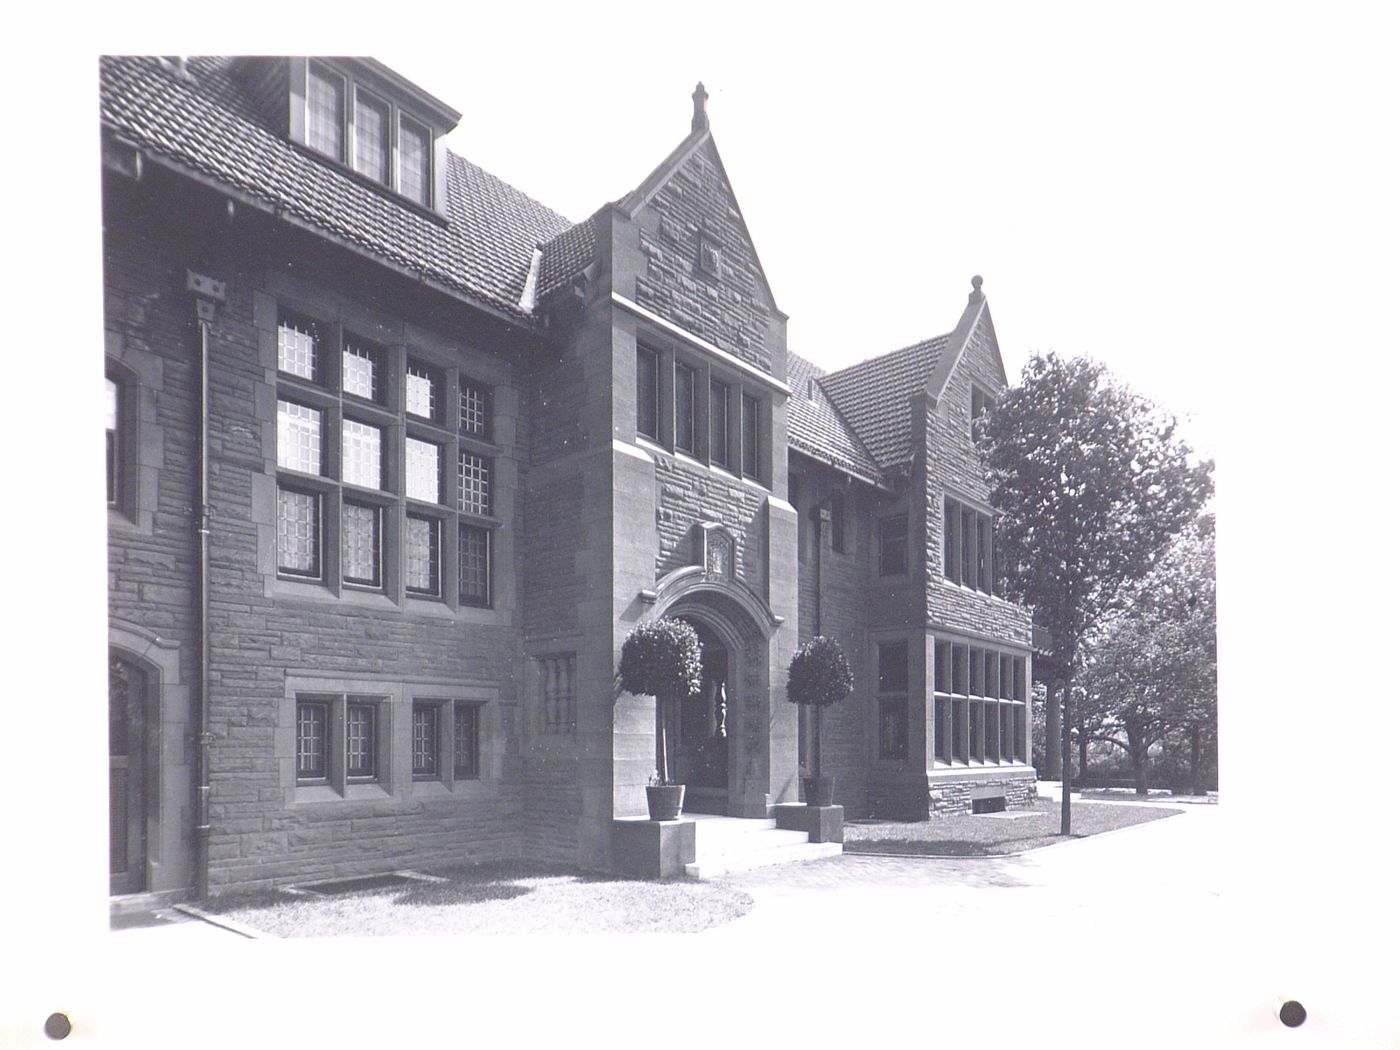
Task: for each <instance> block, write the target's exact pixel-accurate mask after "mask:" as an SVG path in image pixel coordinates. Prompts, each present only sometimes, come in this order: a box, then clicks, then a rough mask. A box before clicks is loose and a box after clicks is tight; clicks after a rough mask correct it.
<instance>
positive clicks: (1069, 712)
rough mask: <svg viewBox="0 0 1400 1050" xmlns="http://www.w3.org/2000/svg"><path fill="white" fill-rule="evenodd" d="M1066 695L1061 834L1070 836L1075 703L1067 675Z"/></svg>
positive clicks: (1062, 758) (1062, 722) (1062, 751)
mask: <svg viewBox="0 0 1400 1050" xmlns="http://www.w3.org/2000/svg"><path fill="white" fill-rule="evenodd" d="M1062 688H1063V689H1064V694H1065V710H1064V717H1063V718H1061V719H1060V767H1061V769H1063V770H1064V773H1063V775H1062V776H1061V778H1060V834H1061V835H1066V836H1067V835H1069V786H1070V772H1071V763H1072V761H1073V759H1072V758H1071V756H1070V750H1069V727H1070V726H1071V725H1073V724H1074V717H1073V715H1074V711H1073V702H1072V701H1071V699H1070V697H1071V696H1072V695H1073V694H1072V693H1071V692H1070V675H1069V673H1068V672H1066V673H1065V677H1064V680H1063V682H1062Z"/></svg>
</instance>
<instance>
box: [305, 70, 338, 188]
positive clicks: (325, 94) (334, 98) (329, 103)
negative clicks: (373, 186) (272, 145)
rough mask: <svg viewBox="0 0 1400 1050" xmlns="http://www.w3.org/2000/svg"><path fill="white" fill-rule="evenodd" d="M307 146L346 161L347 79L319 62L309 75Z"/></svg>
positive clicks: (307, 86) (334, 158) (307, 77)
mask: <svg viewBox="0 0 1400 1050" xmlns="http://www.w3.org/2000/svg"><path fill="white" fill-rule="evenodd" d="M306 144H307V145H308V146H310V147H311V148H312V149H314V150H315V151H316V152H318V153H324V154H325V155H326V156H327V157H330V158H331V159H332V160H338V161H340V162H342V163H344V161H345V79H344V78H343V77H341V76H339V75H338V74H336V73H333V72H332V71H331V70H329V69H327V68H325V67H324V66H321V65H320V64H318V63H315V62H313V63H311V64H310V67H309V68H308V70H307V74H306Z"/></svg>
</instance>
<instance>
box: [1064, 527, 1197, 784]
mask: <svg viewBox="0 0 1400 1050" xmlns="http://www.w3.org/2000/svg"><path fill="white" fill-rule="evenodd" d="M1127 591H1128V593H1127V595H1126V596H1125V598H1124V600H1123V601H1122V603H1121V604H1120V606H1119V608H1117V609H1116V610H1114V611H1113V612H1111V613H1110V614H1109V615H1108V616H1106V617H1105V618H1104V621H1103V622H1102V623H1101V624H1100V625H1099V628H1098V629H1097V630H1096V631H1095V633H1094V636H1093V637H1092V638H1091V639H1090V640H1089V642H1088V645H1087V650H1088V651H1087V655H1086V666H1085V674H1084V676H1083V681H1084V690H1085V695H1086V702H1085V705H1084V709H1083V712H1082V715H1081V721H1082V724H1083V725H1084V726H1085V728H1086V730H1087V731H1088V732H1089V733H1090V734H1091V735H1092V736H1093V738H1094V739H1096V740H1103V741H1105V742H1107V743H1110V744H1113V745H1114V746H1116V747H1119V748H1121V749H1122V750H1123V751H1124V752H1125V753H1126V754H1127V756H1128V759H1129V760H1130V761H1131V763H1132V767H1133V777H1134V779H1135V781H1136V784H1137V793H1138V794H1139V795H1145V794H1147V761H1148V752H1149V751H1150V750H1151V748H1152V747H1153V746H1154V745H1156V744H1159V743H1162V744H1165V743H1166V742H1167V740H1168V737H1169V736H1171V735H1172V734H1178V735H1183V736H1186V737H1188V738H1189V739H1191V741H1192V744H1193V746H1192V749H1191V751H1192V760H1191V782H1192V789H1193V790H1196V788H1197V785H1198V784H1199V773H1200V754H1201V747H1200V745H1201V740H1202V737H1203V736H1204V735H1205V734H1206V733H1207V732H1208V731H1213V729H1214V726H1215V721H1216V684H1215V665H1216V645H1215V521H1214V518H1213V517H1211V516H1210V515H1203V516H1202V517H1201V518H1200V519H1199V520H1198V521H1197V522H1196V523H1195V524H1194V525H1193V526H1192V527H1190V528H1187V529H1186V530H1185V531H1183V532H1182V533H1181V534H1180V535H1179V536H1177V537H1176V539H1175V540H1173V541H1172V544H1171V546H1170V547H1168V548H1167V550H1166V551H1165V552H1164V553H1163V555H1162V556H1161V557H1160V558H1159V559H1158V561H1157V564H1156V565H1154V566H1153V568H1152V570H1151V571H1150V572H1149V573H1148V574H1147V575H1146V576H1144V577H1143V578H1142V579H1141V580H1137V581H1134V582H1132V583H1130V584H1128V585H1127Z"/></svg>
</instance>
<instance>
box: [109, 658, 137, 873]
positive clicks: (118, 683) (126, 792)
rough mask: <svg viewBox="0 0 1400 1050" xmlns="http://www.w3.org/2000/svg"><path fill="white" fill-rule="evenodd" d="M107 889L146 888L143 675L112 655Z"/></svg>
mask: <svg viewBox="0 0 1400 1050" xmlns="http://www.w3.org/2000/svg"><path fill="white" fill-rule="evenodd" d="M107 716H108V718H107V726H108V730H107V744H108V746H107V751H108V754H109V755H110V758H109V763H110V781H109V783H110V785H111V786H110V791H111V796H110V814H111V834H110V841H111V873H112V889H111V892H112V893H114V894H115V893H139V892H141V891H142V890H144V889H145V888H146V764H145V756H146V676H145V675H143V674H142V673H141V672H140V670H138V669H137V668H136V667H135V666H133V665H132V664H130V663H128V662H127V661H126V660H123V659H122V658H121V657H118V656H114V657H112V659H111V664H110V667H109V669H108V678H107Z"/></svg>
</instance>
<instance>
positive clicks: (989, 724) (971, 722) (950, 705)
mask: <svg viewBox="0 0 1400 1050" xmlns="http://www.w3.org/2000/svg"><path fill="white" fill-rule="evenodd" d="M1025 676H1026V660H1025V657H1024V656H1019V655H1016V654H1014V653H1007V652H1001V651H999V650H995V649H990V648H984V647H981V646H975V645H968V644H965V643H962V642H955V641H948V640H941V639H940V640H938V641H937V642H936V644H935V647H934V675H933V688H934V709H933V717H934V726H933V741H934V744H933V746H934V760H935V761H936V762H940V763H943V764H968V763H970V762H981V763H984V764H988V763H998V764H1005V763H1010V762H1018V763H1023V762H1025V761H1026V680H1025Z"/></svg>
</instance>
